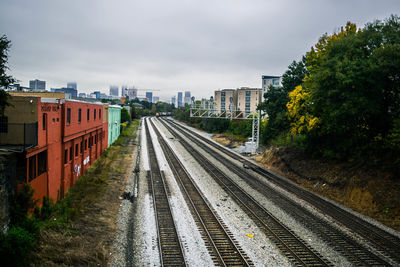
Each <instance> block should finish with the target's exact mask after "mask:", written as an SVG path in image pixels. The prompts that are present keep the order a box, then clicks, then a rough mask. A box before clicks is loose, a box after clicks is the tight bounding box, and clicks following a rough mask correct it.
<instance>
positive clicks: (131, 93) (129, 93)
mask: <svg viewBox="0 0 400 267" xmlns="http://www.w3.org/2000/svg"><path fill="white" fill-rule="evenodd" d="M137 91H138V90H137V89H136V88H129V89H127V90H126V95H127V96H128V97H129V99H131V100H132V99H135V98H137Z"/></svg>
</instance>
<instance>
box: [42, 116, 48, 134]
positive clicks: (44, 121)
mask: <svg viewBox="0 0 400 267" xmlns="http://www.w3.org/2000/svg"><path fill="white" fill-rule="evenodd" d="M46 124H47V114H46V113H43V118H42V129H43V130H46Z"/></svg>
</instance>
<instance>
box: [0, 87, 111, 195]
mask: <svg viewBox="0 0 400 267" xmlns="http://www.w3.org/2000/svg"><path fill="white" fill-rule="evenodd" d="M38 94H40V93H38ZM49 94H50V93H49ZM10 103H11V104H12V106H9V107H7V108H6V109H5V116H4V117H3V118H6V120H7V122H6V123H4V121H2V123H0V146H1V147H2V148H3V149H6V150H7V149H9V150H10V151H17V152H18V154H19V155H21V156H22V159H21V161H20V162H19V163H18V166H19V167H20V170H21V172H20V174H19V176H18V179H17V180H18V183H24V182H26V183H28V184H30V185H31V186H32V188H33V189H34V190H35V193H34V198H35V199H38V200H41V199H42V198H43V197H44V196H48V197H50V198H51V199H52V200H53V201H55V200H57V199H60V198H62V197H63V196H64V195H65V193H66V192H67V191H68V189H69V188H70V187H71V186H73V185H74V183H75V182H76V180H77V179H78V178H79V177H80V176H81V175H82V174H83V173H84V171H85V169H86V168H88V167H89V166H90V165H91V164H93V162H94V161H95V160H96V159H97V158H98V157H100V154H101V153H102V152H103V151H104V150H105V149H106V148H107V145H108V140H107V131H108V116H106V115H105V114H104V113H105V112H104V109H105V107H104V106H103V104H96V103H87V102H81V101H72V100H66V99H62V98H61V99H59V98H45V97H41V96H40V95H37V96H35V95H33V94H32V93H27V94H25V95H12V97H11V98H10ZM107 115H108V114H107Z"/></svg>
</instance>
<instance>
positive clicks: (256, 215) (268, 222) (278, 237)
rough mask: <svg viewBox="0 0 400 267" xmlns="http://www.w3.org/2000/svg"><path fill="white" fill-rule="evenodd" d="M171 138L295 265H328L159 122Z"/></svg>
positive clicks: (209, 162) (190, 146) (173, 131)
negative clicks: (179, 144)
mask: <svg viewBox="0 0 400 267" xmlns="http://www.w3.org/2000/svg"><path fill="white" fill-rule="evenodd" d="M162 123H163V124H164V126H165V127H166V128H167V129H168V130H169V131H170V132H171V133H172V135H173V136H174V137H175V138H178V139H180V142H181V144H182V145H183V147H185V149H186V150H187V151H188V152H189V153H190V154H191V155H192V156H193V157H194V158H195V159H196V161H197V162H198V163H199V164H200V165H201V166H202V167H203V168H204V169H205V170H206V171H207V172H208V173H209V174H210V175H211V177H213V178H214V180H215V181H216V182H217V183H218V184H219V185H220V186H221V187H222V188H223V189H224V190H225V191H226V192H227V193H228V194H229V195H230V197H231V198H232V199H233V200H234V201H235V202H236V203H237V204H238V205H239V206H240V207H241V208H242V209H243V210H244V211H245V212H246V213H247V214H248V216H249V217H250V218H251V219H252V220H253V221H254V222H255V223H256V224H257V225H258V226H259V227H260V228H261V229H262V230H263V231H264V232H265V233H266V235H267V236H268V237H269V238H270V239H271V240H272V241H273V242H274V243H275V244H276V246H277V247H278V248H279V249H280V250H281V252H282V253H283V254H284V255H286V256H287V257H288V259H289V260H290V261H292V262H293V263H294V264H295V265H300V266H329V265H331V264H330V263H329V262H327V261H326V260H325V259H323V258H322V256H321V255H319V254H318V253H317V252H316V251H314V250H313V249H312V248H310V247H309V246H308V245H307V244H306V243H305V242H304V241H302V240H301V239H300V238H299V237H298V236H297V235H296V234H294V233H293V232H292V231H291V230H289V229H288V228H287V227H285V226H284V225H283V224H282V223H280V221H279V220H278V219H277V218H275V217H274V216H273V215H272V214H270V213H269V212H268V211H267V210H266V209H265V208H264V207H262V205H260V204H259V203H258V202H257V201H255V200H254V199H253V198H252V197H251V196H250V195H248V194H247V193H246V192H244V191H243V190H242V189H241V188H240V187H239V186H238V185H236V184H235V183H234V182H233V181H232V180H231V179H230V178H229V177H227V176H226V175H225V174H224V173H223V172H221V171H220V170H219V169H218V168H216V167H215V165H214V164H213V163H212V162H211V161H209V160H208V159H207V158H206V157H204V156H203V155H202V154H201V153H199V152H198V151H196V150H195V149H194V148H193V146H192V145H190V144H189V143H188V142H186V141H185V140H184V139H182V138H180V136H179V135H178V134H177V133H176V132H175V130H173V129H172V128H171V127H170V126H168V125H167V124H165V123H164V122H162Z"/></svg>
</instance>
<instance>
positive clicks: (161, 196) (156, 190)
mask: <svg viewBox="0 0 400 267" xmlns="http://www.w3.org/2000/svg"><path fill="white" fill-rule="evenodd" d="M145 128H146V139H147V151H148V155H149V162H150V176H149V178H150V182H151V183H150V184H149V187H151V192H152V194H153V205H154V211H155V212H154V214H155V219H156V227H157V234H158V247H159V251H160V257H161V259H160V261H161V266H186V261H185V258H184V255H183V248H182V244H181V242H180V240H179V237H178V233H177V230H176V226H175V222H174V219H173V216H172V211H171V205H170V203H169V199H168V196H167V188H166V185H165V181H164V177H163V176H164V175H163V173H162V172H161V171H160V168H159V165H158V161H157V157H156V153H155V150H154V145H153V141H152V139H151V136H150V132H149V127H148V125H147V121H146V119H145Z"/></svg>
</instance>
